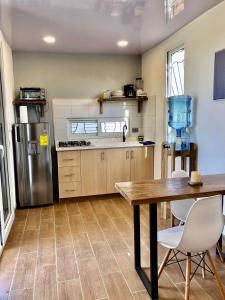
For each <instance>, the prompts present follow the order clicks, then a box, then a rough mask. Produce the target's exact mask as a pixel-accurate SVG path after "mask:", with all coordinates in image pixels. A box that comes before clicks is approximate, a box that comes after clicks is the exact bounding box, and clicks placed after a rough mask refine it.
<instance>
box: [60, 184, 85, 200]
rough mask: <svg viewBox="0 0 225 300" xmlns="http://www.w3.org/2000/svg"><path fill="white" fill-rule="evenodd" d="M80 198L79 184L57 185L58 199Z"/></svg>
mask: <svg viewBox="0 0 225 300" xmlns="http://www.w3.org/2000/svg"><path fill="white" fill-rule="evenodd" d="M77 196H81V182H62V183H59V198H71V197H77Z"/></svg>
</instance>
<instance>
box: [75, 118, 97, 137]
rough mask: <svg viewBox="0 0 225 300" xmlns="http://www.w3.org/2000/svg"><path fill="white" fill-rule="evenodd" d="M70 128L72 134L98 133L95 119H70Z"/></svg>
mask: <svg viewBox="0 0 225 300" xmlns="http://www.w3.org/2000/svg"><path fill="white" fill-rule="evenodd" d="M70 128H71V134H72V135H85V134H87V135H94V136H97V134H98V121H97V120H93V121H92V120H81V121H70Z"/></svg>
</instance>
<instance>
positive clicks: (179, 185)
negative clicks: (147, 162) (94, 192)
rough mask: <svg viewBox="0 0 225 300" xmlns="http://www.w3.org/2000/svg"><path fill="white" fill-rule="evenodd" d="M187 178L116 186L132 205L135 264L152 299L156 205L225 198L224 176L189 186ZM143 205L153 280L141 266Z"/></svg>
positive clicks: (155, 277)
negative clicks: (197, 199) (145, 211)
mask: <svg viewBox="0 0 225 300" xmlns="http://www.w3.org/2000/svg"><path fill="white" fill-rule="evenodd" d="M188 180H189V178H188V177H185V178H171V179H163V180H149V181H137V182H121V183H116V184H115V187H116V189H117V190H118V191H119V193H120V194H121V195H122V196H123V197H124V198H125V199H126V200H127V201H128V203H129V204H130V205H132V206H133V218H134V265H135V269H136V271H137V273H138V275H139V277H140V279H141V280H142V282H143V284H144V286H145V288H146V289H147V291H148V293H149V295H150V296H151V297H152V299H157V298H158V249H157V248H158V247H157V246H158V245H157V243H158V242H157V204H159V203H161V202H170V201H174V200H177V201H179V200H184V199H188V198H201V197H209V196H215V195H219V194H220V195H225V174H218V175H207V176H203V178H202V182H203V185H198V186H190V185H189V184H188ZM140 204H148V205H149V232H150V249H149V250H150V278H148V276H147V275H146V273H145V272H144V270H143V268H142V267H141V236H140Z"/></svg>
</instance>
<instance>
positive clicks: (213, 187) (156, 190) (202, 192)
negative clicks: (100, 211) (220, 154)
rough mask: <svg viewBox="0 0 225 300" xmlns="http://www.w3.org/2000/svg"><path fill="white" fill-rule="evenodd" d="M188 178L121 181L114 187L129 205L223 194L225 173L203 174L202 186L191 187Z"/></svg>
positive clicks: (224, 190) (224, 193)
mask: <svg viewBox="0 0 225 300" xmlns="http://www.w3.org/2000/svg"><path fill="white" fill-rule="evenodd" d="M188 180H189V178H188V177H185V178H171V179H162V180H149V181H137V182H121V183H116V185H115V187H116V189H117V190H118V191H119V193H120V194H121V195H122V196H123V197H124V198H125V199H126V200H127V201H128V202H129V203H130V204H131V205H138V204H144V203H159V202H169V201H172V200H183V199H188V198H200V197H209V196H214V195H218V194H222V195H225V174H219V175H207V176H203V178H202V181H203V185H202V186H195V187H192V186H190V185H188Z"/></svg>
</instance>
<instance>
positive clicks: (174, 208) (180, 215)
mask: <svg viewBox="0 0 225 300" xmlns="http://www.w3.org/2000/svg"><path fill="white" fill-rule="evenodd" d="M179 177H188V174H187V172H185V171H184V170H179V171H174V172H173V173H172V178H179ZM194 203H195V199H185V200H180V201H171V202H170V209H171V213H172V215H173V216H174V217H175V218H176V219H177V220H179V221H180V223H181V224H182V223H185V222H186V219H187V215H188V212H189V210H190V208H191V207H192V205H193V204H194Z"/></svg>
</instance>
